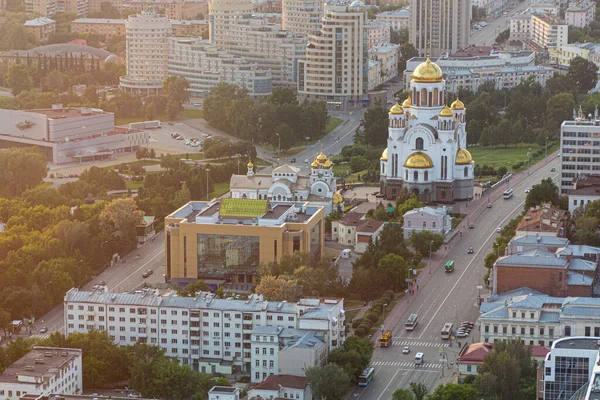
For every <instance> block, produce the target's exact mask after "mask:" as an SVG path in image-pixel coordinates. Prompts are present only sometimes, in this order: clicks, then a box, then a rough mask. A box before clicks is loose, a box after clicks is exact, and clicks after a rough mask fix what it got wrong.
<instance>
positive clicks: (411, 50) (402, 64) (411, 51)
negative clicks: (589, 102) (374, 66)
mask: <svg viewBox="0 0 600 400" xmlns="http://www.w3.org/2000/svg"><path fill="white" fill-rule="evenodd" d="M400 53H401V54H402V56H401V57H400V60H399V62H398V72H400V71H402V72H404V70H405V69H406V63H407V62H408V60H410V59H411V58H413V57H417V56H418V55H419V51H418V50H417V49H416V48H415V45H414V44H412V43H409V42H405V43H404V44H402V46H401V47H400Z"/></svg>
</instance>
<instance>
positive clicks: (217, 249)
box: [198, 234, 260, 276]
mask: <svg viewBox="0 0 600 400" xmlns="http://www.w3.org/2000/svg"><path fill="white" fill-rule="evenodd" d="M259 254H260V238H259V237H258V236H235V235H205V234H199V235H198V276H224V275H227V274H235V273H247V272H258V267H259V263H260V255H259Z"/></svg>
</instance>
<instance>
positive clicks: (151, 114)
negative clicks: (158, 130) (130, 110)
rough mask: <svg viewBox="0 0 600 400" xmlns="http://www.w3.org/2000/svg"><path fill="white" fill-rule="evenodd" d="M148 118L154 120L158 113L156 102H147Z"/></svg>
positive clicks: (146, 113) (146, 114)
mask: <svg viewBox="0 0 600 400" xmlns="http://www.w3.org/2000/svg"><path fill="white" fill-rule="evenodd" d="M144 115H145V116H146V119H147V120H154V119H155V118H156V116H157V115H158V110H157V107H156V103H154V102H151V103H148V104H146V108H145V114H144Z"/></svg>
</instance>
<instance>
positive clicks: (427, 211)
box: [404, 206, 448, 217]
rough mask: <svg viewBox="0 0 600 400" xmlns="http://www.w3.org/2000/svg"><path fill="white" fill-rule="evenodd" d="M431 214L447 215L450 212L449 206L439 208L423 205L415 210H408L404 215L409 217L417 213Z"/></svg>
mask: <svg viewBox="0 0 600 400" xmlns="http://www.w3.org/2000/svg"><path fill="white" fill-rule="evenodd" d="M422 213H425V214H429V215H435V216H441V215H446V214H447V213H448V208H447V207H445V206H444V207H438V208H432V207H421V208H415V209H414V210H410V211H407V212H406V213H404V217H408V216H413V215H416V214H422Z"/></svg>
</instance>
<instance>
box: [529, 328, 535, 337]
mask: <svg viewBox="0 0 600 400" xmlns="http://www.w3.org/2000/svg"><path fill="white" fill-rule="evenodd" d="M534 332H535V329H534V328H529V334H530V335H531V336H533V335H535V333H534Z"/></svg>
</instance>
